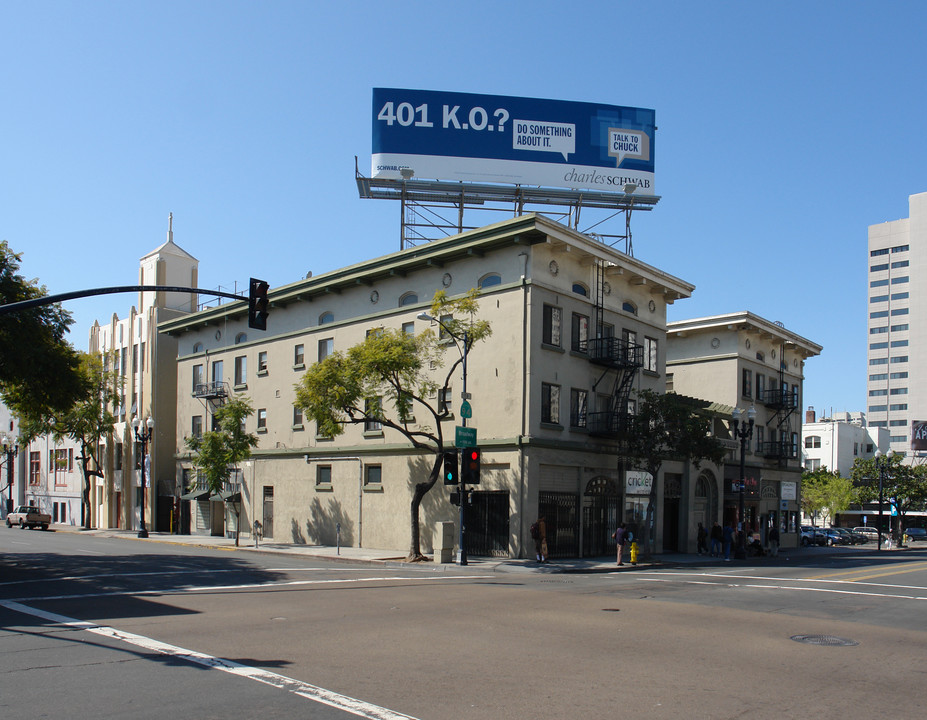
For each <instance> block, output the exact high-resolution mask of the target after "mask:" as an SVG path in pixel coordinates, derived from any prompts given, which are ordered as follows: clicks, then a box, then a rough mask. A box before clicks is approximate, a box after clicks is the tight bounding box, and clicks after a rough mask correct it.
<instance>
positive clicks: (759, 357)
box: [756, 352, 766, 363]
mask: <svg viewBox="0 0 927 720" xmlns="http://www.w3.org/2000/svg"><path fill="white" fill-rule="evenodd" d="M756 359H757V360H759V361H760V362H761V363H764V362H766V353H763V352H758V353H757V354H756Z"/></svg>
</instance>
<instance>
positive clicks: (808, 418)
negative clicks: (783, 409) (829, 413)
mask: <svg viewBox="0 0 927 720" xmlns="http://www.w3.org/2000/svg"><path fill="white" fill-rule="evenodd" d="M813 422H817V421H816V420H815V419H814V405H809V406H808V409H807V410H805V424H806V425H807V424H808V423H813Z"/></svg>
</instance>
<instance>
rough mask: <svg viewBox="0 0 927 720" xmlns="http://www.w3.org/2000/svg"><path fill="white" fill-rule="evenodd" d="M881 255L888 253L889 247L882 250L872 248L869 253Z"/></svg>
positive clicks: (875, 255)
mask: <svg viewBox="0 0 927 720" xmlns="http://www.w3.org/2000/svg"><path fill="white" fill-rule="evenodd" d="M879 255H888V248H882V249H881V250H872V251H870V253H869V257H878V256H879Z"/></svg>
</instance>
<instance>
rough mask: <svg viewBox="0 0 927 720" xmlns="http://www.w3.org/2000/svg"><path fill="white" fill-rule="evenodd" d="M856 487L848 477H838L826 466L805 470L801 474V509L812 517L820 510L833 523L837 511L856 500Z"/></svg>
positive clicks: (842, 509) (835, 472)
mask: <svg viewBox="0 0 927 720" xmlns="http://www.w3.org/2000/svg"><path fill="white" fill-rule="evenodd" d="M856 498H857V489H856V488H855V487H854V486H853V482H852V481H851V480H850V479H849V478H843V477H840V472H839V471H837V470H828V469H827V468H826V467H821V468H818V469H817V470H805V471H804V472H802V474H801V509H802V512H804V513H805V515H808V516H809V517H811V518H812V524H814V517H815V516H816V515H817V513H819V512H822V513H823V514H824V515H825V516H827V517H828V518H829V521H830V522H831V523H833V521H834V517H836V515H837V513H840V512H843V511H844V510H846V509H847V508H848V507H850V505H851V504H852V503H854V502H856Z"/></svg>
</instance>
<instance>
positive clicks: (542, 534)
mask: <svg viewBox="0 0 927 720" xmlns="http://www.w3.org/2000/svg"><path fill="white" fill-rule="evenodd" d="M530 531H531V539H532V540H534V555H535V558H536V559H537V561H538V562H539V563H545V562H547V521H546V519H545V518H544V516H543V515H541V517H539V518H538V519H537V520H535V521H534V522H533V523H532V524H531V528H530Z"/></svg>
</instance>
